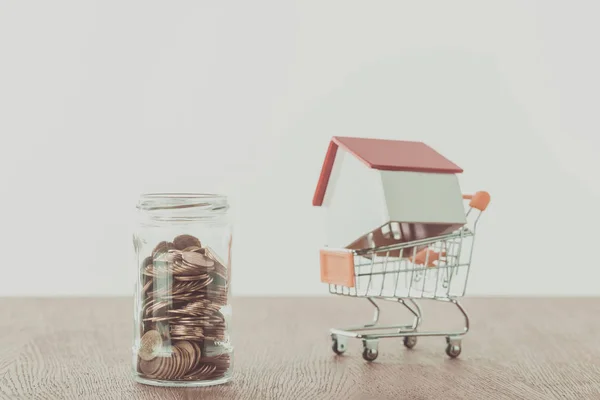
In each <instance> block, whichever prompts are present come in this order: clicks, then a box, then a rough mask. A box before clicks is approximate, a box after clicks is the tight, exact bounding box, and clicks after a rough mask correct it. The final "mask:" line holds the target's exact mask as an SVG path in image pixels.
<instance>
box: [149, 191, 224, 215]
mask: <svg viewBox="0 0 600 400" xmlns="http://www.w3.org/2000/svg"><path fill="white" fill-rule="evenodd" d="M137 208H138V210H141V211H159V210H175V209H190V208H196V209H201V210H204V211H218V210H226V209H227V208H228V204H227V196H225V195H222V194H215V193H167V192H165V193H144V194H141V195H140V198H139V202H138V204H137Z"/></svg>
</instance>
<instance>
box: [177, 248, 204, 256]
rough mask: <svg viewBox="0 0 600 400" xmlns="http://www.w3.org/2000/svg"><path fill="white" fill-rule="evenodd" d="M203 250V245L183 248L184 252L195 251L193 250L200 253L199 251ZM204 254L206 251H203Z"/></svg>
mask: <svg viewBox="0 0 600 400" xmlns="http://www.w3.org/2000/svg"><path fill="white" fill-rule="evenodd" d="M201 250H203V249H202V247H198V246H190V247H186V248H185V249H183V250H181V251H183V252H186V251H193V252H196V253H199V252H201ZM202 254H204V252H202Z"/></svg>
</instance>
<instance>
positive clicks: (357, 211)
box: [313, 136, 466, 255]
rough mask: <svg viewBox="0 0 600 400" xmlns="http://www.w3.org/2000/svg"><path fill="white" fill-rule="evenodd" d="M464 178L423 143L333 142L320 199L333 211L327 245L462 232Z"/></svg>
mask: <svg viewBox="0 0 600 400" xmlns="http://www.w3.org/2000/svg"><path fill="white" fill-rule="evenodd" d="M461 172H463V170H462V169H461V168H460V167H458V166H457V165H456V164H454V163H453V162H451V161H449V160H448V159H446V158H445V157H444V156H442V155H441V154H439V153H438V152H437V151H435V150H434V149H432V148H431V147H429V146H427V145H426V144H424V143H421V142H409V141H400V140H382V139H365V138H352V137H339V136H337V137H333V138H332V140H331V142H330V143H329V148H328V150H327V154H326V156H325V161H324V163H323V167H322V169H321V174H320V177H319V182H318V184H317V188H316V191H315V194H314V198H313V205H314V206H319V207H324V208H325V209H326V222H327V228H326V229H327V246H328V247H336V248H349V249H365V248H375V247H381V246H388V245H393V244H397V243H402V242H409V241H414V240H420V239H425V238H429V237H435V236H440V235H444V234H447V233H450V232H452V231H454V230H456V229H458V228H460V227H461V226H463V225H464V224H465V223H466V218H465V210H464V205H463V198H462V192H461V190H460V186H459V182H458V177H457V174H458V173H461ZM390 255H391V254H390Z"/></svg>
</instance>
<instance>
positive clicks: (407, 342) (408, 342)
mask: <svg viewBox="0 0 600 400" xmlns="http://www.w3.org/2000/svg"><path fill="white" fill-rule="evenodd" d="M416 344H417V337H416V336H404V346H406V348H408V349H412V348H413V347H415V346H416Z"/></svg>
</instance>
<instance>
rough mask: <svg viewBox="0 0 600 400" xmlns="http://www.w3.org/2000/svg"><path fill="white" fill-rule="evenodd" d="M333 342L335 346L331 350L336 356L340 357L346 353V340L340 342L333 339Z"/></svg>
mask: <svg viewBox="0 0 600 400" xmlns="http://www.w3.org/2000/svg"><path fill="white" fill-rule="evenodd" d="M332 342H333V344H332V346H331V348H332V349H333V352H334V353H335V354H337V355H338V356H339V355H342V354H344V353H345V352H346V343H345V341H344V340H338V338H337V337H333V338H332Z"/></svg>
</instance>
